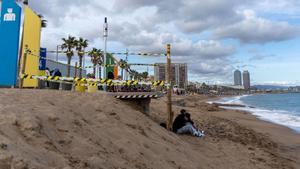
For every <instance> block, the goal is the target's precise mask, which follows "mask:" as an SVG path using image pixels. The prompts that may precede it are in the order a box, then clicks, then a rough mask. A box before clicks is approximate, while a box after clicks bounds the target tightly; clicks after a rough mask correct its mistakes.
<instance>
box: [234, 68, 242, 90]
mask: <svg viewBox="0 0 300 169" xmlns="http://www.w3.org/2000/svg"><path fill="white" fill-rule="evenodd" d="M234 85H235V86H242V72H241V71H240V70H236V71H234Z"/></svg>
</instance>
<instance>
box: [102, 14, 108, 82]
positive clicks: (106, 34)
mask: <svg viewBox="0 0 300 169" xmlns="http://www.w3.org/2000/svg"><path fill="white" fill-rule="evenodd" d="M107 37H108V24H107V17H105V18H104V25H103V40H104V53H103V55H104V56H103V57H104V59H103V61H104V69H103V74H104V75H103V78H104V79H106V78H107V72H106V66H105V65H106V60H107V58H106V55H107V53H106V50H107Z"/></svg>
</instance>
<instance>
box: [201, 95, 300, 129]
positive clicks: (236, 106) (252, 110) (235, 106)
mask: <svg viewBox="0 0 300 169" xmlns="http://www.w3.org/2000/svg"><path fill="white" fill-rule="evenodd" d="M245 96H246V97H247V96H251V95H243V96H242V97H245ZM235 97H238V96H229V97H227V96H224V97H220V98H219V99H214V100H210V101H207V103H208V104H214V105H216V106H218V107H220V108H223V109H226V110H238V111H241V112H246V113H249V114H251V115H253V116H255V117H256V118H257V119H258V120H262V121H264V122H269V123H272V124H275V125H279V126H282V127H286V128H288V129H290V130H291V131H292V132H294V133H295V134H298V135H300V128H299V127H292V126H288V125H286V124H282V122H278V121H275V120H274V119H270V118H266V117H264V116H263V115H260V114H259V113H258V111H261V110H263V111H269V112H272V113H273V111H272V110H268V109H262V108H258V107H254V106H249V105H246V104H244V103H223V102H218V101H220V100H221V99H224V98H235ZM278 111H279V110H278ZM281 115H285V114H281ZM286 116H291V117H292V116H294V115H291V114H287V115H286ZM295 117H296V118H298V116H295Z"/></svg>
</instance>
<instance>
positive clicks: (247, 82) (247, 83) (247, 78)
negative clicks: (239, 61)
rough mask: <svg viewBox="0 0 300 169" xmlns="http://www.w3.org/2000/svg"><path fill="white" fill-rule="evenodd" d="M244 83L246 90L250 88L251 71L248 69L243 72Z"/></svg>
mask: <svg viewBox="0 0 300 169" xmlns="http://www.w3.org/2000/svg"><path fill="white" fill-rule="evenodd" d="M243 84H244V88H245V90H250V87H251V85H250V73H249V72H248V71H247V70H246V71H244V72H243Z"/></svg>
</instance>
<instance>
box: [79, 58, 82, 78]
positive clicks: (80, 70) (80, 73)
mask: <svg viewBox="0 0 300 169" xmlns="http://www.w3.org/2000/svg"><path fill="white" fill-rule="evenodd" d="M79 67H80V69H79V78H82V69H83V67H82V56H79Z"/></svg>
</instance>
